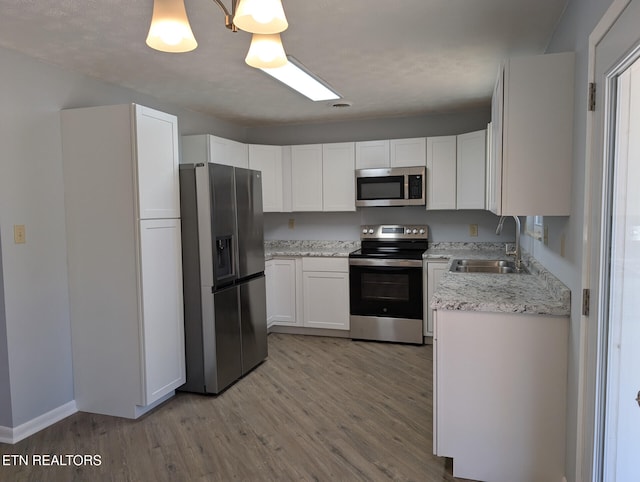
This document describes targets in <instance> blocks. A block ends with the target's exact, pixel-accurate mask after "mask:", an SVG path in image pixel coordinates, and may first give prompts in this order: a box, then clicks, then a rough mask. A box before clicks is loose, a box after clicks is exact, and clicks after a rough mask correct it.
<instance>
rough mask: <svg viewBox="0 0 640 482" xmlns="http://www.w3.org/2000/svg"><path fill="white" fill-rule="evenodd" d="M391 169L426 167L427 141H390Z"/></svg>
mask: <svg viewBox="0 0 640 482" xmlns="http://www.w3.org/2000/svg"><path fill="white" fill-rule="evenodd" d="M389 148H390V165H391V167H414V166H424V165H425V162H426V159H427V140H426V138H424V137H415V138H411V139H392V140H391V141H389Z"/></svg>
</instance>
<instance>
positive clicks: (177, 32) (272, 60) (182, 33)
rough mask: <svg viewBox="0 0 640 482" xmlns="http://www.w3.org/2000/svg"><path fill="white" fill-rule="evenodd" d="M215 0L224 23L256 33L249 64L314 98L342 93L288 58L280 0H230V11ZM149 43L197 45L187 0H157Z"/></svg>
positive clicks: (178, 48) (179, 47)
mask: <svg viewBox="0 0 640 482" xmlns="http://www.w3.org/2000/svg"><path fill="white" fill-rule="evenodd" d="M213 1H214V2H215V3H216V4H217V5H218V6H219V7H220V8H221V9H222V12H223V13H224V16H225V27H227V28H228V29H229V30H231V31H232V32H237V31H238V29H241V30H244V31H245V32H249V33H252V34H253V35H252V38H251V45H250V47H249V52H248V53H247V56H246V58H245V62H246V63H247V65H250V66H251V67H255V68H256V69H261V70H263V71H264V72H266V73H268V74H269V75H271V76H272V77H274V78H276V79H278V80H279V81H280V82H283V83H284V84H286V85H288V86H290V87H291V88H293V89H295V90H297V91H298V92H300V93H301V94H303V95H305V96H307V97H308V98H310V99H311V100H314V101H319V100H327V99H339V98H340V97H341V96H340V94H337V93H336V92H335V91H333V90H332V89H331V88H330V87H329V86H328V85H327V84H326V83H325V82H323V81H321V80H320V79H319V78H318V77H316V76H315V75H314V74H312V73H310V72H308V71H307V70H306V69H305V68H304V66H302V64H300V63H299V62H297V61H296V60H295V59H293V57H289V58H287V55H286V53H285V51H284V47H283V46H282V40H281V39H280V33H281V32H283V31H284V30H286V29H287V27H288V26H289V23H288V22H287V18H286V16H285V14H284V9H283V8H282V1H281V0H231V12H229V10H228V9H227V7H225V5H224V3H222V0H213ZM147 45H148V46H149V47H151V48H152V49H155V50H160V51H161V52H189V51H191V50H193V49H195V48H196V47H197V46H198V42H196V39H195V38H194V36H193V32H192V31H191V26H190V25H189V19H188V18H187V12H186V9H185V6H184V0H154V2H153V17H152V19H151V26H150V27H149V34H148V35H147Z"/></svg>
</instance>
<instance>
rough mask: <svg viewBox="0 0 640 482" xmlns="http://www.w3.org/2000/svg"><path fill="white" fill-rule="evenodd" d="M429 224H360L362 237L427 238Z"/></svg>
mask: <svg viewBox="0 0 640 482" xmlns="http://www.w3.org/2000/svg"><path fill="white" fill-rule="evenodd" d="M428 237H429V226H427V225H403V224H382V225H373V226H370V225H363V226H360V239H383V240H395V239H427V238H428Z"/></svg>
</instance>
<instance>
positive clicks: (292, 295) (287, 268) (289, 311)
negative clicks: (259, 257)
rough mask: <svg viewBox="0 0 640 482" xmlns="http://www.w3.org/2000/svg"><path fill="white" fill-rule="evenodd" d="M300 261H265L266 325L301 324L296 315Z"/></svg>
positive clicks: (282, 259)
mask: <svg viewBox="0 0 640 482" xmlns="http://www.w3.org/2000/svg"><path fill="white" fill-rule="evenodd" d="M299 265H300V261H299V260H298V261H297V263H296V260H295V259H293V258H274V259H271V260H269V261H268V262H267V267H266V284H267V325H268V326H269V327H271V326H272V325H285V326H302V319H301V318H300V317H298V316H297V311H298V310H297V304H298V303H297V289H296V287H297V280H298V269H297V267H298V266H299Z"/></svg>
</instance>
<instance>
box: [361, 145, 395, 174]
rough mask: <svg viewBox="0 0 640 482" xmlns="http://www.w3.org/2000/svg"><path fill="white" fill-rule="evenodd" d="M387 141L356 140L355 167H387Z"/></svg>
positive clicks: (389, 155)
mask: <svg viewBox="0 0 640 482" xmlns="http://www.w3.org/2000/svg"><path fill="white" fill-rule="evenodd" d="M390 159H391V154H390V151H389V141H386V140H385V141H365V142H356V169H372V168H380V167H389V166H390V164H391V160H390Z"/></svg>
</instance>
